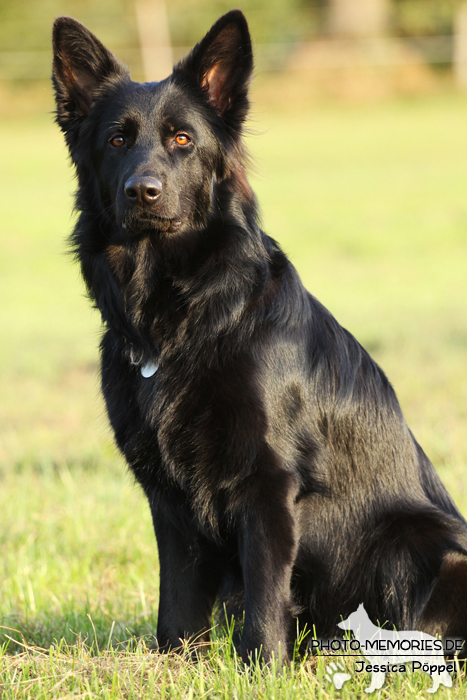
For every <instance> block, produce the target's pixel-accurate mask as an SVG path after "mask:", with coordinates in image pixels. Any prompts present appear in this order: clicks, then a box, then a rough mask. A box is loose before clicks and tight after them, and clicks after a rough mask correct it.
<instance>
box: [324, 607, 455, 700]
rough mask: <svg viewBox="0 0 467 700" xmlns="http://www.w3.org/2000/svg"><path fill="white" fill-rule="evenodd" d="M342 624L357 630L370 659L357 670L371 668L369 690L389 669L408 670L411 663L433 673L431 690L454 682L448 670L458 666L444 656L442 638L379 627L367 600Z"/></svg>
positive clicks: (359, 664)
mask: <svg viewBox="0 0 467 700" xmlns="http://www.w3.org/2000/svg"><path fill="white" fill-rule="evenodd" d="M339 627H340V628H341V629H343V630H347V631H350V630H351V631H352V632H353V633H354V637H355V640H357V642H358V645H359V650H360V652H361V653H362V654H363V656H364V657H365V658H366V659H367V660H368V661H369V662H370V663H369V665H366V664H365V663H364V662H363V661H360V662H358V663H357V664H356V671H357V672H362V671H371V674H372V676H371V685H370V686H369V687H368V688H365V692H366V693H372V692H373V691H374V690H378V689H379V688H381V687H382V686H383V683H384V680H385V677H386V673H388V671H393V672H395V671H399V672H404V671H406V670H407V666H409V664H411V669H412V670H413V671H424V672H425V673H428V674H429V675H430V676H431V678H432V680H433V685H432V687H431V688H430V689H429V690H428V692H429V693H434V692H435V691H436V690H438V688H439V686H440V684H441V683H442V684H443V685H445V686H446V687H447V688H450V687H451V686H452V678H451V676H450V675H449V673H448V671H450V670H452V671H453V670H454V664H453V663H446V661H445V660H444V654H443V644H442V642H441V640H440V639H437V638H436V637H432V636H431V635H430V634H425V633H424V632H417V631H413V632H397V631H396V630H394V631H392V632H391V631H390V630H385V629H383V628H381V627H377V625H374V624H373V623H372V621H371V620H370V618H369V617H368V615H367V613H366V610H365V608H364V607H363V604H361V605H359V607H358V609H357V610H356V611H355V612H353V613H352V614H351V615H349V617H348V618H347V619H346V620H343V621H342V622H340V623H339ZM358 666H360V668H357V667H358ZM409 668H410V666H409ZM337 687H338V686H337V685H336V688H337Z"/></svg>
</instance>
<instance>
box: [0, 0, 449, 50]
mask: <svg viewBox="0 0 467 700" xmlns="http://www.w3.org/2000/svg"><path fill="white" fill-rule="evenodd" d="M330 1H331V2H332V0H330ZM388 1H389V5H390V13H389V18H388V30H389V31H390V32H391V33H392V34H395V35H423V34H443V33H449V32H451V31H452V23H453V17H454V14H455V9H456V6H457V5H458V4H459V0H388ZM347 2H348V4H349V5H352V4H353V5H355V6H357V5H358V4H359V2H360V0H347ZM327 5H328V2H327V0H240V1H239V2H236V1H235V0H170V2H167V11H168V17H169V24H170V31H171V37H172V42H173V44H174V45H175V46H191V45H192V44H193V43H194V42H195V41H197V40H198V39H199V38H200V37H201V36H202V35H203V33H204V32H205V31H206V27H207V26H208V25H210V23H212V22H213V21H215V19H217V17H219V15H221V14H222V13H224V12H226V11H228V10H229V9H232V7H234V6H235V7H240V8H241V9H242V10H243V11H244V12H245V14H246V15H247V16H248V21H249V23H250V26H251V29H252V33H253V35H254V38H255V41H256V42H257V43H276V42H277V43H280V42H292V41H300V40H304V39H307V38H312V37H313V36H315V35H316V34H323V33H326V32H327V29H328V27H327V12H326V10H327ZM61 14H69V15H72V16H75V17H77V18H79V19H82V21H83V22H88V23H89V24H92V25H93V27H94V28H95V31H98V32H101V35H102V32H103V39H104V41H105V40H106V39H107V40H108V37H111V41H112V43H113V45H114V46H116V47H118V46H119V45H128V43H131V42H133V44H134V45H136V43H137V28H136V23H135V17H134V15H135V12H134V2H133V0H99V2H98V3H96V2H95V0H0V50H1V51H19V50H23V51H26V50H37V49H45V48H47V47H48V46H49V45H50V21H51V18H53V17H54V16H58V15H61ZM135 42H136V43H135Z"/></svg>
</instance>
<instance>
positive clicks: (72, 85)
mask: <svg viewBox="0 0 467 700" xmlns="http://www.w3.org/2000/svg"><path fill="white" fill-rule="evenodd" d="M127 74H128V71H127V70H126V68H125V67H124V66H122V65H121V64H120V63H119V62H118V61H117V59H116V58H115V56H114V55H113V54H112V53H111V52H110V51H109V50H108V49H106V48H105V46H104V45H103V44H101V42H100V41H99V39H97V37H95V36H94V34H92V33H91V32H90V31H89V29H86V27H85V26H84V25H82V24H81V23H80V22H77V21H76V20H75V19H72V18H71V17H58V19H56V20H55V23H54V28H53V74H52V81H53V84H54V88H55V100H56V103H57V121H58V123H59V124H60V126H61V127H62V129H63V130H64V131H67V129H68V128H69V127H70V122H73V121H74V120H76V119H77V118H80V117H85V116H87V115H88V114H89V112H90V110H91V107H92V106H93V102H94V95H95V92H96V89H97V88H98V87H99V85H101V84H102V83H103V82H104V81H105V80H107V79H109V78H111V77H112V76H116V77H117V76H123V75H127Z"/></svg>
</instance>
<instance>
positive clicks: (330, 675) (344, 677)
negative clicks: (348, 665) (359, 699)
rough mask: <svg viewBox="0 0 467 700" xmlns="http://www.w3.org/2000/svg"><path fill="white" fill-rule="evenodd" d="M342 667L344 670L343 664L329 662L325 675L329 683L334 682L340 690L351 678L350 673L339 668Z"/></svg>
mask: <svg viewBox="0 0 467 700" xmlns="http://www.w3.org/2000/svg"><path fill="white" fill-rule="evenodd" d="M339 668H340V669H341V670H342V671H343V670H344V667H343V666H342V664H339V663H338V664H335V663H334V661H333V662H332V663H330V664H329V666H328V667H327V669H326V673H325V675H324V677H325V678H326V680H327V681H328V682H329V683H334V687H335V688H337V690H340V689H341V688H342V686H343V685H344V683H346V682H347V681H348V680H350V677H351V676H350V674H349V673H341V672H340V671H339V670H338V669H339Z"/></svg>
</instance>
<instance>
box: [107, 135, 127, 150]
mask: <svg viewBox="0 0 467 700" xmlns="http://www.w3.org/2000/svg"><path fill="white" fill-rule="evenodd" d="M110 143H111V144H112V146H115V148H120V146H124V145H125V139H124V138H123V136H113V137H112V138H111V139H110Z"/></svg>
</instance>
